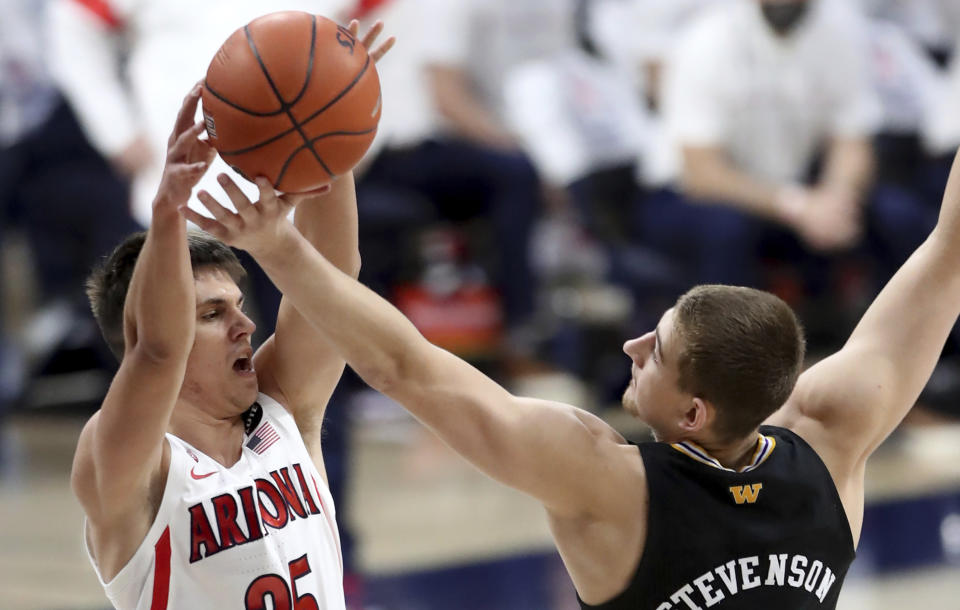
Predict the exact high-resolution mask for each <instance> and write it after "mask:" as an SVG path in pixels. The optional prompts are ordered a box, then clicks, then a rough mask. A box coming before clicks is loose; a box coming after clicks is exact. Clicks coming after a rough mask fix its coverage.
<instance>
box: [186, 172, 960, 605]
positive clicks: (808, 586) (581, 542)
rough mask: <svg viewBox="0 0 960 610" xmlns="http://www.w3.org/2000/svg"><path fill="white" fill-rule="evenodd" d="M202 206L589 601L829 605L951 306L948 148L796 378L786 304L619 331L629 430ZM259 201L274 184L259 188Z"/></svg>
mask: <svg viewBox="0 0 960 610" xmlns="http://www.w3.org/2000/svg"><path fill="white" fill-rule="evenodd" d="M227 193H228V194H229V195H230V197H231V199H233V202H234V204H235V205H236V207H237V208H238V209H241V210H243V212H242V213H241V214H240V215H237V214H233V213H231V212H228V211H227V210H225V209H224V208H222V207H220V206H219V204H218V203H217V202H216V201H214V200H212V199H211V198H210V197H209V196H204V197H203V198H202V201H203V202H204V204H205V205H207V207H208V208H209V209H210V210H211V212H212V213H213V214H214V216H215V218H216V219H217V220H204V219H203V218H200V217H199V216H197V215H196V214H194V213H191V212H189V211H186V212H185V214H187V216H188V217H189V218H190V219H191V220H194V221H195V222H197V223H198V224H200V225H201V226H202V227H204V228H205V229H207V230H208V231H210V232H211V233H213V234H214V235H216V236H217V237H219V238H220V239H222V240H224V241H225V242H227V243H229V244H231V245H234V246H237V247H240V248H244V249H246V250H248V251H249V252H250V253H251V254H252V255H253V256H254V257H255V258H256V260H257V261H258V262H259V263H260V264H261V265H262V266H263V268H264V269H265V270H266V272H267V273H268V274H269V275H270V277H271V278H272V279H273V280H274V282H275V283H276V284H277V286H278V287H279V288H280V290H281V291H282V292H283V293H284V295H285V296H286V297H287V298H289V299H290V300H291V302H292V303H294V304H295V306H296V308H297V310H298V311H299V312H300V313H301V314H302V315H304V316H305V317H306V318H307V319H309V320H310V321H311V323H312V324H313V325H314V326H315V327H316V328H317V329H320V330H321V331H322V333H323V334H324V335H325V337H326V339H327V340H328V341H329V342H330V343H331V345H333V346H334V347H335V348H336V349H337V350H339V352H340V353H341V354H342V355H343V357H344V359H345V360H346V361H347V362H348V363H349V364H350V366H351V367H353V368H354V369H355V370H356V371H357V373H359V374H360V375H361V376H362V377H363V378H364V379H365V380H366V381H367V382H368V383H369V384H370V385H371V386H372V387H374V388H376V389H378V390H380V391H381V392H383V393H384V394H386V395H388V396H390V397H392V398H393V399H395V400H397V401H398V402H400V403H401V404H403V405H404V406H405V407H406V408H407V409H408V410H410V412H411V413H413V414H414V415H415V416H416V417H417V418H418V419H420V420H421V421H422V422H423V423H424V424H426V425H427V426H429V427H430V428H431V429H432V430H433V431H434V432H435V433H436V434H438V435H439V436H440V437H441V438H442V439H443V440H444V441H446V442H447V443H448V444H449V445H450V446H451V447H452V448H453V449H455V450H456V451H457V452H459V453H460V454H461V455H463V456H464V457H465V458H466V459H468V460H470V461H471V462H473V464H475V465H476V466H477V467H479V468H480V469H481V470H483V471H484V472H486V473H487V474H488V475H490V476H491V477H493V478H495V479H497V480H499V481H502V482H503V483H505V484H507V485H510V486H512V487H515V488H517V489H519V490H521V491H524V492H526V493H528V494H530V495H532V496H534V497H535V498H537V499H538V500H540V501H541V502H542V503H543V505H544V506H545V507H546V510H547V514H548V518H549V522H550V527H551V529H552V532H553V537H554V540H555V542H556V545H557V548H558V549H559V551H560V555H561V557H562V558H563V561H564V563H565V565H566V568H567V571H568V572H569V574H570V576H571V578H572V579H573V583H574V586H575V587H576V590H577V593H578V594H579V597H580V600H581V605H582V607H583V608H603V609H608V610H612V609H624V610H699V609H703V608H713V607H716V608H720V609H722V610H731V609H743V610H758V609H761V608H764V609H766V608H782V609H783V610H798V609H806V608H823V609H827V608H834V607H835V605H836V601H837V597H838V595H839V591H840V586H841V584H842V582H843V578H844V575H845V574H846V572H847V568H848V566H849V565H850V563H851V561H852V560H853V558H854V555H855V549H856V546H857V542H858V540H859V538H860V530H861V525H862V520H863V502H864V466H865V463H866V461H867V458H868V457H869V456H870V454H871V453H872V452H873V451H874V449H876V448H877V446H878V445H879V444H880V443H881V442H882V441H883V440H884V439H885V438H886V437H887V436H888V435H889V434H890V432H891V431H892V430H893V429H894V428H895V427H896V426H897V425H898V423H899V422H900V421H901V419H902V418H903V417H904V415H905V414H906V413H907V411H909V409H910V408H911V406H912V405H913V404H914V402H915V401H916V399H917V396H918V395H919V394H920V391H921V389H922V388H923V386H924V384H925V383H926V381H927V379H928V378H929V376H930V373H931V371H932V370H933V367H934V364H935V363H936V361H937V359H938V357H939V354H940V351H941V349H942V347H943V344H944V341H945V340H946V338H947V335H948V333H949V332H950V329H951V327H952V326H953V324H954V322H955V321H956V319H957V316H958V314H960V162H958V161H956V160H955V162H954V167H953V170H952V173H951V176H950V180H949V182H948V184H947V188H946V192H945V194H944V199H943V205H942V208H941V212H940V219H939V222H938V224H937V226H936V228H935V229H934V230H933V232H932V233H931V234H930V236H929V237H928V239H927V240H926V241H925V242H924V243H923V245H921V246H920V247H919V248H918V249H917V250H916V252H915V253H914V254H913V255H912V256H911V257H910V258H909V260H907V262H906V263H905V264H904V265H903V266H902V267H901V269H900V270H899V271H898V272H897V273H896V274H895V275H894V277H893V278H892V279H891V280H890V282H889V283H888V284H887V286H886V288H884V290H883V291H882V292H881V293H880V294H879V296H877V298H876V300H875V301H874V303H873V304H872V305H871V307H870V308H869V310H868V311H867V312H866V314H865V315H864V317H863V319H862V320H861V321H860V323H859V324H858V325H857V327H856V329H855V330H854V331H853V334H852V335H851V337H850V339H849V340H848V341H847V343H846V344H845V345H844V347H843V348H842V349H841V350H840V351H839V352H837V353H836V354H834V355H832V356H830V357H828V358H826V359H824V360H822V361H820V362H819V363H818V364H817V365H815V366H813V367H812V368H810V369H809V370H807V371H806V372H804V373H803V374H802V375H799V379H798V374H799V371H800V367H801V362H802V359H803V338H802V334H801V332H800V329H799V327H798V325H797V321H796V319H795V317H794V314H793V313H792V311H791V310H790V309H789V308H788V307H787V306H786V305H785V304H784V303H783V302H782V301H780V300H779V299H778V298H776V297H774V296H772V295H770V294H767V293H764V292H761V291H757V290H752V289H747V288H734V287H726V286H700V287H697V288H694V289H693V290H691V291H690V292H688V293H687V294H685V295H684V296H682V297H681V298H680V299H679V300H678V301H677V303H676V306H675V307H673V308H671V309H670V310H668V311H667V312H666V313H665V314H664V315H663V317H662V318H661V320H660V322H659V324H658V325H657V327H656V328H655V329H654V330H652V331H651V332H649V333H647V334H645V335H643V336H641V337H638V338H636V339H632V340H630V341H627V342H626V343H625V344H624V352H626V354H627V355H628V356H629V357H630V360H631V369H632V379H631V381H630V385H629V387H628V388H627V390H626V392H625V393H624V396H623V404H624V407H625V408H626V409H627V410H628V411H629V412H630V413H632V414H633V415H635V416H637V417H639V418H641V419H642V420H643V421H645V422H646V423H648V424H649V425H650V426H651V427H652V429H653V431H654V434H655V437H656V439H657V441H658V442H651V443H644V444H641V445H639V446H638V445H634V444H631V443H628V442H627V441H625V440H624V439H623V437H621V436H620V434H618V433H617V432H616V431H614V430H613V429H612V428H611V427H610V426H608V425H607V424H606V423H604V422H603V421H601V420H600V419H599V418H597V417H595V416H593V415H591V414H590V413H587V412H585V411H583V410H581V409H578V408H576V407H573V406H570V405H565V404H559V403H556V402H549V401H544V400H536V399H530V398H520V397H516V396H512V395H511V394H510V393H508V392H507V391H506V390H505V389H503V388H502V387H500V386H499V385H497V384H496V383H494V382H493V381H492V380H490V379H489V378H487V377H486V376H484V375H483V374H482V373H480V372H479V371H477V370H476V369H474V368H473V367H471V366H470V365H469V364H467V363H466V362H464V361H463V360H461V359H459V358H457V357H456V356H454V355H452V354H450V353H448V352H446V351H444V350H442V349H439V348H437V347H435V346H433V345H431V344H430V343H429V342H427V341H426V340H425V339H424V338H423V337H422V336H421V335H420V334H419V333H418V332H417V330H416V329H415V328H414V327H413V325H412V324H410V322H409V321H407V319H406V318H404V317H403V315H402V314H401V313H400V312H398V311H397V310H396V309H394V308H393V307H392V306H390V304H388V303H387V302H386V301H384V300H382V299H380V298H379V297H377V296H376V295H375V294H374V293H373V292H371V291H369V290H368V289H366V288H365V287H363V286H362V285H360V284H359V283H357V282H356V281H355V280H353V279H352V278H350V277H348V276H347V275H345V274H343V273H342V272H340V271H338V270H337V269H336V268H335V267H334V266H333V265H331V264H330V263H329V262H327V261H326V260H324V259H323V257H322V256H321V255H319V254H318V253H317V251H316V250H315V249H314V248H312V247H311V246H310V245H309V243H308V242H307V241H306V240H304V238H303V237H302V236H301V235H300V234H299V233H298V232H297V231H296V229H295V228H294V227H293V226H292V225H291V224H290V223H289V222H288V221H287V220H286V219H285V218H283V216H282V214H276V213H275V214H273V215H270V214H268V213H266V210H271V209H276V206H271V205H267V206H264V207H263V208H261V206H250V205H249V204H248V202H247V201H246V200H245V198H244V196H243V194H242V193H241V192H240V191H239V190H238V189H236V188H230V189H227ZM261 195H262V198H264V199H265V200H269V199H270V198H272V197H273V196H274V195H273V193H272V192H270V191H269V190H266V189H265V190H263V192H262V193H261Z"/></svg>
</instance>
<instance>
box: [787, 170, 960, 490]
mask: <svg viewBox="0 0 960 610" xmlns="http://www.w3.org/2000/svg"><path fill="white" fill-rule="evenodd" d="M958 315H960V162H958V160H957V159H955V160H954V164H953V168H952V170H951V173H950V178H949V181H948V182H947V187H946V191H945V192H944V196H943V203H942V205H941V209H940V218H939V220H938V222H937V225H936V227H935V228H934V230H933V231H932V232H931V234H930V236H929V237H928V238H927V239H926V241H924V243H923V244H922V245H921V246H920V247H919V248H917V250H916V251H915V252H914V253H913V255H912V256H911V257H910V258H909V259H908V260H907V261H906V262H905V263H904V264H903V266H902V267H901V268H900V270H899V271H897V273H896V274H895V275H894V276H893V278H892V279H891V280H890V281H889V282H888V283H887V285H886V287H885V288H884V289H883V290H882V291H881V292H880V294H879V295H878V296H877V298H876V299H875V300H874V302H873V304H872V305H871V306H870V308H869V309H868V310H867V312H866V314H865V315H864V316H863V319H862V320H861V321H860V323H859V324H858V325H857V327H856V328H855V329H854V331H853V334H852V335H851V336H850V338H849V340H848V341H847V343H846V344H845V345H844V347H843V348H842V349H841V350H840V351H839V352H838V353H836V354H834V355H833V356H831V357H829V358H826V359H824V360H823V361H821V362H820V363H818V364H817V365H815V366H814V367H812V368H811V369H810V370H809V371H807V372H806V373H804V374H803V375H802V376H801V377H800V380H799V381H798V383H797V387H796V390H795V391H794V394H793V396H792V397H791V399H790V400H789V401H788V403H787V406H786V407H785V408H784V409H782V410H781V411H780V412H778V413H777V414H775V416H774V420H773V421H774V422H775V423H781V424H785V425H791V426H796V427H797V428H796V429H799V430H803V431H805V436H807V437H808V440H812V441H813V442H814V444H816V445H818V446H817V447H816V448H817V449H818V451H820V452H821V455H822V456H823V457H824V459H825V461H827V464H828V466H831V461H832V462H833V464H834V466H831V470H834V468H839V469H840V470H844V469H846V470H849V469H855V468H857V467H858V466H862V462H863V461H864V460H865V459H866V458H867V457H868V456H869V455H870V453H871V452H872V451H873V450H874V449H875V448H876V447H877V446H878V445H879V444H880V443H881V442H882V441H883V439H885V438H886V437H887V436H888V435H889V434H890V432H892V431H893V429H894V428H895V427H896V426H897V425H898V424H899V423H900V421H901V420H902V419H903V417H904V416H905V415H906V413H907V411H909V410H910V408H911V407H912V406H913V404H914V403H915V402H916V400H917V397H918V396H919V395H920V392H921V390H922V389H923V387H924V385H925V384H926V382H927V380H928V379H929V378H930V374H931V373H932V372H933V368H934V365H935V364H936V363H937V360H938V358H939V357H940V352H941V350H942V349H943V345H944V342H945V341H946V339H947V336H948V335H949V333H950V329H951V328H952V327H953V325H954V323H955V322H956V320H957V316H958ZM841 474H842V472H841ZM834 476H835V478H836V477H837V472H834Z"/></svg>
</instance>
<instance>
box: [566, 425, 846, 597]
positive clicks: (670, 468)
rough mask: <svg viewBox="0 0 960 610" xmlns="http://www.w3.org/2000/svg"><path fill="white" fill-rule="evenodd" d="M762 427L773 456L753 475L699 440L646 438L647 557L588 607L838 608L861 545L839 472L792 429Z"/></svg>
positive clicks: (643, 454)
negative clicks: (705, 450)
mask: <svg viewBox="0 0 960 610" xmlns="http://www.w3.org/2000/svg"><path fill="white" fill-rule="evenodd" d="M760 433H761V434H762V435H764V436H765V437H766V440H763V439H761V443H760V448H758V453H759V452H760V450H761V448H763V446H764V445H766V447H767V448H768V449H769V454H768V455H767V457H766V459H765V460H763V461H762V462H759V463H758V464H757V465H755V466H754V467H753V469H752V470H749V471H747V472H734V471H732V470H727V469H723V468H722V467H720V466H719V464H716V465H710V463H709V462H710V461H711V460H712V458H710V456H709V455H705V454H703V455H701V454H700V451H701V450H699V448H698V447H696V446H695V445H692V446H691V445H690V444H686V443H684V444H682V445H669V444H666V443H656V442H649V443H642V444H640V445H638V446H639V448H640V455H641V457H642V459H643V465H644V468H645V469H646V473H647V486H648V490H649V493H650V504H649V515H648V519H647V540H646V545H645V546H644V549H643V555H642V557H641V559H640V563H639V565H638V566H637V571H636V573H635V574H634V577H633V579H632V580H631V581H630V584H629V585H628V586H627V588H626V590H625V591H623V592H622V593H620V594H619V595H617V596H616V597H615V598H613V599H611V600H610V601H608V602H606V603H603V604H600V605H599V606H590V605H588V604H586V603H584V602H583V601H581V602H580V606H581V608H583V609H584V610H587V609H593V610H697V609H701V610H702V609H706V608H712V609H715V610H760V609H777V610H806V609H814V608H816V609H817V610H832V609H833V608H835V607H836V604H837V597H838V596H839V594H840V586H841V584H842V583H843V578H844V576H845V575H846V573H847V568H848V567H849V566H850V563H851V562H852V561H853V558H854V555H855V551H854V548H853V537H852V535H851V533H850V524H849V522H848V521H847V517H846V514H845V512H844V510H843V506H842V505H841V503H840V496H839V494H838V493H837V490H836V487H835V486H834V484H833V479H832V478H831V477H830V473H829V472H828V471H827V467H826V466H825V465H824V463H823V461H821V459H820V457H819V456H818V455H817V454H816V452H815V451H814V450H813V449H812V448H811V447H810V445H808V444H807V443H806V442H805V441H804V440H803V439H801V438H800V437H799V436H797V435H796V434H794V433H793V432H791V431H790V430H787V429H785V428H779V427H775V426H762V427H761V428H760ZM771 444H772V447H770V445H771ZM764 451H766V449H764Z"/></svg>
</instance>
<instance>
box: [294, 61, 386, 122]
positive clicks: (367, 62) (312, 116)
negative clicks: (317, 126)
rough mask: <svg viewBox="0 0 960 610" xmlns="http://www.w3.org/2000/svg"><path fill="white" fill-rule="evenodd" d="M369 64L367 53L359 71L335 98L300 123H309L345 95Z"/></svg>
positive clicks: (361, 76)
mask: <svg viewBox="0 0 960 610" xmlns="http://www.w3.org/2000/svg"><path fill="white" fill-rule="evenodd" d="M369 66H370V56H369V55H367V61H366V62H365V63H364V64H363V67H362V68H360V71H359V72H357V75H356V76H354V77H353V80H352V81H350V84H349V85H347V86H346V87H344V88H343V90H342V91H340V93H338V94H337V96H336V97H335V98H333V99H332V100H330V101H329V102H327V103H326V104H324V105H323V106H322V107H321V108H320V110H317V111H316V112H314V113H313V114H311V115H310V116H308V117H307V118H305V119H303V123H302V124H303V125H306V124H307V123H309V122H310V121H312V120H313V119H315V118H317V117H318V116H320V114H321V113H322V112H324V111H325V110H326V109H327V108H329V107H330V106H333V105H334V104H336V103H337V102H338V101H339V100H340V98H342V97H343V96H344V95H346V94H347V93H349V92H350V90H351V89H353V87H354V86H355V85H356V84H357V83H358V82H360V79H361V78H363V75H364V73H365V72H366V71H367V68H368V67H369Z"/></svg>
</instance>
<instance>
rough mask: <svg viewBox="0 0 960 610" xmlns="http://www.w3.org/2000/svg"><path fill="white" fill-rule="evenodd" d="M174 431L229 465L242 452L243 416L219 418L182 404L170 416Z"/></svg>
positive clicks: (170, 428) (174, 433)
mask: <svg viewBox="0 0 960 610" xmlns="http://www.w3.org/2000/svg"><path fill="white" fill-rule="evenodd" d="M169 431H170V433H171V434H173V435H175V436H177V437H178V438H181V439H183V440H184V441H186V442H187V443H190V445H192V446H193V447H196V448H197V449H198V450H200V451H202V452H203V453H204V454H206V455H207V456H209V457H210V458H212V459H214V460H216V461H217V462H219V463H220V464H222V465H224V466H226V467H228V468H229V467H230V466H233V465H234V464H236V463H237V461H238V460H239V459H240V454H241V453H242V451H243V433H244V424H243V417H242V416H240V415H236V416H232V417H227V418H223V419H220V418H216V417H213V416H212V415H210V414H209V413H205V412H204V411H202V410H200V409H197V408H195V407H193V406H192V405H187V404H179V405H178V406H177V408H175V409H174V412H173V417H172V418H171V419H170V427H169Z"/></svg>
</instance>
